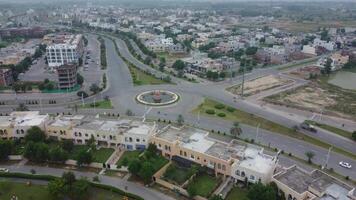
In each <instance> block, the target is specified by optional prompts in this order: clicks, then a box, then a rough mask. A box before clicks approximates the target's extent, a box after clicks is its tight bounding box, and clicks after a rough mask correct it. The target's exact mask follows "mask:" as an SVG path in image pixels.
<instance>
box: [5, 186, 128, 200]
mask: <svg viewBox="0 0 356 200" xmlns="http://www.w3.org/2000/svg"><path fill="white" fill-rule="evenodd" d="M0 193H1V194H0V199H4V200H10V198H11V196H12V195H14V194H15V195H16V196H17V197H18V199H19V200H53V199H54V198H52V197H51V196H50V194H49V193H48V191H47V186H42V185H32V186H27V185H26V184H23V183H14V182H8V181H0ZM122 198H123V196H121V195H119V194H117V193H113V192H110V191H106V190H102V189H98V188H90V189H89V194H88V199H87V200H98V199H105V200H116V199H122Z"/></svg>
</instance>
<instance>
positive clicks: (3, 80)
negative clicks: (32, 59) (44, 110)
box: [0, 68, 14, 86]
mask: <svg viewBox="0 0 356 200" xmlns="http://www.w3.org/2000/svg"><path fill="white" fill-rule="evenodd" d="M13 83H14V78H13V76H12V70H11V69H6V68H3V69H0V86H10V85H12V84H13Z"/></svg>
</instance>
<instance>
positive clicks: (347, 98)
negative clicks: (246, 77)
mask: <svg viewBox="0 0 356 200" xmlns="http://www.w3.org/2000/svg"><path fill="white" fill-rule="evenodd" d="M264 101H266V102H269V103H273V104H278V105H284V106H288V107H294V108H297V109H302V110H309V111H313V112H320V111H321V110H323V112H324V113H325V114H329V115H336V116H339V117H345V118H352V119H356V104H355V103H354V102H356V91H354V90H346V89H342V88H340V87H337V86H333V85H330V84H327V82H326V80H319V81H314V82H311V83H309V84H308V85H306V86H302V87H299V88H296V89H293V90H289V91H285V92H281V93H279V94H276V95H272V96H269V97H266V98H265V99H264Z"/></svg>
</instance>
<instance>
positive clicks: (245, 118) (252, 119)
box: [192, 99, 356, 159]
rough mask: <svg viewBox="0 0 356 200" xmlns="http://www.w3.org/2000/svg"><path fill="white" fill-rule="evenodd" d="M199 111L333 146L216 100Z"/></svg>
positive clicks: (337, 149) (206, 114) (318, 143)
mask: <svg viewBox="0 0 356 200" xmlns="http://www.w3.org/2000/svg"><path fill="white" fill-rule="evenodd" d="M217 105H221V107H219V109H218V108H217ZM210 111H213V114H208V113H207V112H209V113H211V112H210ZM199 112H200V113H201V114H202V115H205V116H209V117H215V118H219V119H223V120H228V121H231V122H235V121H237V122H240V123H243V124H247V125H250V126H253V127H257V126H258V124H259V125H260V128H262V129H265V130H268V131H271V132H274V133H278V134H282V135H286V136H288V137H292V138H296V139H299V140H303V141H305V142H308V143H311V144H314V145H316V146H319V147H322V148H325V149H328V148H329V147H331V145H330V144H328V143H326V142H323V141H321V140H318V139H316V138H313V137H310V136H308V135H305V134H303V133H301V132H298V131H296V130H294V129H291V128H288V127H285V126H282V125H279V124H276V123H274V122H271V121H269V120H267V119H264V118H262V117H259V116H256V115H253V114H250V113H246V112H244V111H242V110H238V109H231V108H230V107H228V106H226V105H223V104H221V103H219V102H216V101H214V100H210V99H205V100H204V102H203V103H202V104H200V105H199V106H198V107H197V108H196V109H194V110H193V111H192V113H193V114H198V113H199ZM221 113H223V115H221ZM333 149H334V152H337V153H340V154H343V155H345V156H348V157H350V158H352V159H356V155H354V154H352V153H350V152H348V151H346V150H344V149H342V148H339V147H333Z"/></svg>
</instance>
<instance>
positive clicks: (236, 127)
mask: <svg viewBox="0 0 356 200" xmlns="http://www.w3.org/2000/svg"><path fill="white" fill-rule="evenodd" d="M241 133H242V129H241V127H240V123H239V122H234V124H233V126H232V127H231V129H230V134H231V136H232V137H234V138H237V136H240V134H241Z"/></svg>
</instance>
